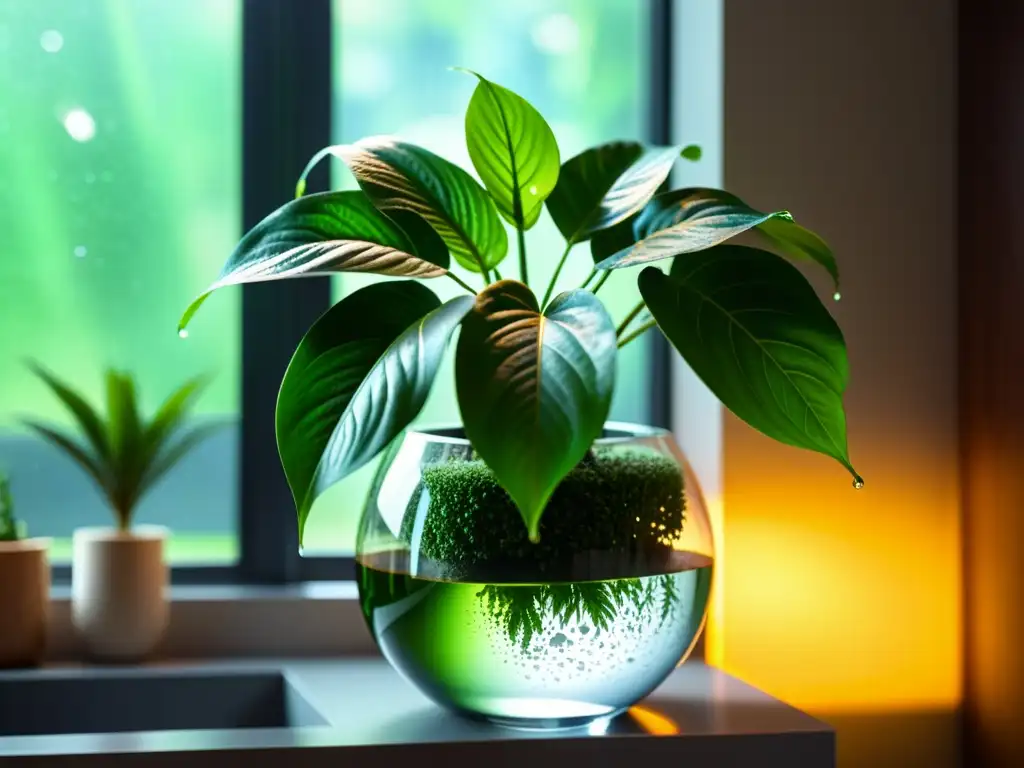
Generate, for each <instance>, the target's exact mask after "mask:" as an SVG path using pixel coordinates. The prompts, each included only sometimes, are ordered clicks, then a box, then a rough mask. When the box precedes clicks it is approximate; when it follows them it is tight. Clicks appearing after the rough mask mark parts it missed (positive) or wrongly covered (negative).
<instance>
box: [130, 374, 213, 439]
mask: <svg viewBox="0 0 1024 768" xmlns="http://www.w3.org/2000/svg"><path fill="white" fill-rule="evenodd" d="M209 380H210V377H209V376H205V375H204V376H196V377H194V378H192V379H189V380H188V381H186V382H185V383H184V384H182V385H181V386H180V387H178V389H176V390H175V391H174V392H172V393H171V394H170V395H168V396H167V399H166V400H164V402H163V404H162V405H161V406H160V408H159V409H157V412H156V414H155V415H154V416H153V419H152V420H151V421H150V422H149V424H148V425H147V426H146V428H145V430H144V431H145V436H144V442H145V443H146V445H147V446H148V447H149V448H150V451H149V455H150V456H154V455H156V453H157V452H158V451H159V448H160V447H161V446H162V445H163V444H164V442H165V441H166V440H167V439H168V438H169V437H170V436H171V435H173V434H174V431H175V430H176V429H177V428H178V427H179V426H180V425H181V422H182V421H183V420H184V419H185V417H186V416H187V415H188V412H189V409H190V408H191V407H192V405H193V404H194V403H195V400H196V398H197V397H199V395H200V394H202V392H203V390H204V389H205V388H206V385H207V384H208V383H209Z"/></svg>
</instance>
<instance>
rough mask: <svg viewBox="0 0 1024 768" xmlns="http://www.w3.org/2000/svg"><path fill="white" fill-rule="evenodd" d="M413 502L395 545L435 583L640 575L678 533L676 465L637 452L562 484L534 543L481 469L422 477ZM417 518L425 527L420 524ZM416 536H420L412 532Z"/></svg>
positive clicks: (590, 467) (603, 454) (585, 467)
mask: <svg viewBox="0 0 1024 768" xmlns="http://www.w3.org/2000/svg"><path fill="white" fill-rule="evenodd" d="M420 493H421V494H424V495H425V496H426V504H425V509H424V510H422V511H421V510H420V508H421V507H423V506H424V505H423V504H422V503H421V502H422V501H423V500H424V499H423V498H422V497H421V496H417V497H415V498H414V499H413V500H412V502H411V504H410V505H409V511H408V512H407V514H406V516H405V519H404V520H403V521H402V530H401V535H402V538H403V539H404V540H405V541H407V542H410V543H411V544H413V546H416V542H415V541H414V537H415V536H416V535H417V534H418V547H419V553H420V556H421V557H425V558H427V559H428V560H430V561H432V563H433V565H434V567H435V570H436V571H437V573H436V575H438V576H441V577H445V578H460V579H465V578H469V577H473V576H474V575H477V576H479V577H480V579H481V581H487V582H490V583H494V582H495V581H497V580H501V579H506V580H509V581H512V582H517V581H518V582H521V581H524V580H529V579H537V580H542V581H568V580H574V579H596V578H604V577H608V576H609V575H611V576H617V575H633V574H630V573H629V572H630V571H631V570H634V566H635V563H636V562H637V561H638V559H640V560H642V561H643V562H644V563H645V565H646V570H647V572H648V573H650V572H656V571H657V566H656V564H654V563H653V562H652V561H653V560H656V559H658V558H663V557H667V556H668V555H669V553H670V552H671V549H670V547H669V546H666V545H667V544H670V543H671V540H672V539H674V538H675V537H677V536H678V534H679V532H680V531H681V529H682V524H683V512H684V495H683V478H682V474H681V472H680V469H679V467H678V466H677V465H676V463H675V462H674V461H672V460H671V459H669V458H666V457H664V456H660V455H658V454H654V453H644V452H640V451H632V452H625V453H624V452H614V453H613V452H611V451H608V450H605V451H598V452H596V453H594V454H591V455H590V456H588V458H587V459H586V460H584V461H583V462H581V463H580V464H579V465H578V466H577V467H576V468H575V469H574V470H573V471H572V472H570V473H569V475H568V476H567V477H566V478H565V480H563V481H562V483H561V485H559V487H558V488H557V489H556V491H555V493H554V494H553V495H552V497H551V500H550V501H549V502H548V506H547V509H546V510H545V512H544V516H543V518H542V519H541V524H540V541H539V542H538V543H536V544H534V543H532V542H530V540H529V539H528V538H527V534H526V526H525V525H524V524H523V520H522V517H520V515H519V511H518V510H517V509H516V506H515V504H513V502H512V500H511V499H510V498H509V496H508V494H507V493H506V492H505V491H504V489H502V488H501V486H500V485H499V484H498V482H497V480H496V479H495V477H494V473H493V472H491V470H490V469H489V468H488V467H487V465H486V464H484V463H483V462H482V461H469V462H465V461H458V462H456V461H452V462H449V463H445V464H438V465H435V466H431V467H427V468H425V469H424V470H423V483H422V486H421V491H420ZM418 515H422V516H423V519H422V520H421V521H419V520H418V519H417V516H418ZM417 528H419V530H417Z"/></svg>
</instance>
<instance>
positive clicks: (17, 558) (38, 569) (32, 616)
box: [0, 472, 50, 668]
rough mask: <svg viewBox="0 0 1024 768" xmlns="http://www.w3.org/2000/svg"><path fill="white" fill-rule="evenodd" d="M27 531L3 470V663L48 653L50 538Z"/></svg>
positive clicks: (26, 662)
mask: <svg viewBox="0 0 1024 768" xmlns="http://www.w3.org/2000/svg"><path fill="white" fill-rule="evenodd" d="M26 536H27V534H26V529H25V524H24V523H23V522H22V521H21V520H18V519H17V518H15V516H14V500H13V498H12V497H11V484H10V480H9V479H8V478H7V476H6V475H5V474H3V473H2V472H0V611H2V615H3V631H0V668H10V667H27V666H34V665H36V664H39V663H40V662H42V660H43V655H44V654H45V652H46V631H47V622H48V621H49V615H50V563H49V559H48V558H47V553H48V551H49V548H50V540H49V539H29V538H26Z"/></svg>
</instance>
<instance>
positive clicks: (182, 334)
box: [178, 328, 188, 339]
mask: <svg viewBox="0 0 1024 768" xmlns="http://www.w3.org/2000/svg"><path fill="white" fill-rule="evenodd" d="M178 338H179V339H187V338H188V331H187V330H186V329H184V328H182V329H181V330H180V331H178Z"/></svg>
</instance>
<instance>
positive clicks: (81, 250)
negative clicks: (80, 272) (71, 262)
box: [75, 245, 89, 259]
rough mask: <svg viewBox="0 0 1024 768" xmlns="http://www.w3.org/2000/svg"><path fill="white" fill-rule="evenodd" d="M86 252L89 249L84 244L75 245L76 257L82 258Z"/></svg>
mask: <svg viewBox="0 0 1024 768" xmlns="http://www.w3.org/2000/svg"><path fill="white" fill-rule="evenodd" d="M88 253H89V249H88V248H86V247H85V246H84V245H76V246H75V256H77V257H78V258H80V259H84V258H85V257H86V255H87V254H88Z"/></svg>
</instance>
